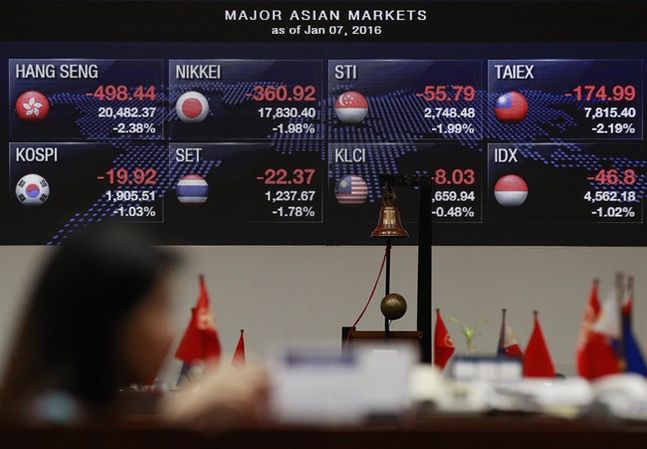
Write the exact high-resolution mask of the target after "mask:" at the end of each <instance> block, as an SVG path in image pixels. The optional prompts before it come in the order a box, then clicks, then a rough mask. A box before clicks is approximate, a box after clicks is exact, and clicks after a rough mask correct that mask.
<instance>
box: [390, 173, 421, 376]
mask: <svg viewBox="0 0 647 449" xmlns="http://www.w3.org/2000/svg"><path fill="white" fill-rule="evenodd" d="M380 184H382V186H383V187H384V188H385V189H389V188H392V187H408V188H414V187H418V190H419V191H420V196H419V215H418V297H417V304H416V306H417V307H416V328H417V330H418V332H420V333H421V341H420V350H421V358H422V362H423V363H431V319H432V318H431V312H432V310H433V305H432V298H431V277H432V276H431V179H430V178H429V176H416V175H381V176H380ZM386 245H387V247H386V282H385V290H386V293H387V294H388V293H389V289H390V277H391V276H390V275H391V239H390V238H389V239H387V242H386ZM384 320H385V321H384V328H385V331H386V332H385V338H388V336H389V329H388V327H389V323H388V320H387V319H386V318H385V319H384Z"/></svg>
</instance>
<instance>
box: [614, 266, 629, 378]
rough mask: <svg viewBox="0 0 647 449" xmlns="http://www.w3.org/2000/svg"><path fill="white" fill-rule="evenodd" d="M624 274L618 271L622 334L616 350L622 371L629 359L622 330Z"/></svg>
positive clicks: (618, 306) (619, 314) (617, 282)
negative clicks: (626, 356)
mask: <svg viewBox="0 0 647 449" xmlns="http://www.w3.org/2000/svg"><path fill="white" fill-rule="evenodd" d="M624 281H625V279H624V274H623V273H622V272H621V271H618V272H617V273H616V313H617V314H618V319H619V321H618V323H620V335H619V336H618V343H619V344H618V345H617V349H616V352H617V353H618V361H619V365H620V371H625V370H626V369H627V359H626V358H625V345H624V335H623V330H622V303H623V299H624V290H625V285H624Z"/></svg>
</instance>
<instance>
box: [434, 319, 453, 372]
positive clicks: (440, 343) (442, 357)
mask: <svg viewBox="0 0 647 449" xmlns="http://www.w3.org/2000/svg"><path fill="white" fill-rule="evenodd" d="M453 353H454V342H453V341H452V337H451V336H450V335H449V332H447V327H445V322H444V321H443V317H442V316H441V315H440V309H436V331H435V333H434V365H436V366H437V367H439V368H440V369H443V368H445V365H446V364H447V361H448V360H449V358H450V357H451V356H452V354H453Z"/></svg>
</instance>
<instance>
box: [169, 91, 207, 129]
mask: <svg viewBox="0 0 647 449" xmlns="http://www.w3.org/2000/svg"><path fill="white" fill-rule="evenodd" d="M175 112H176V113H177V116H178V117H179V118H180V120H182V121H183V122H184V123H199V122H201V121H202V120H204V119H205V118H206V117H207V114H209V102H208V101H207V97H205V96H204V95H202V94H201V93H200V92H196V91H193V90H192V91H189V92H185V93H183V94H182V95H180V98H178V99H177V102H176V103H175Z"/></svg>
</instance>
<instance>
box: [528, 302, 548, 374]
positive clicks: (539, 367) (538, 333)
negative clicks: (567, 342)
mask: <svg viewBox="0 0 647 449" xmlns="http://www.w3.org/2000/svg"><path fill="white" fill-rule="evenodd" d="M533 314H534V326H533V329H532V334H530V340H529V341H528V346H527V347H526V353H525V355H524V357H523V375H524V377H555V365H553V359H552V357H551V356H550V351H549V350H548V345H547V344H546V340H545V339H544V333H543V332H542V330H541V325H540V324H539V318H538V312H537V311H534V312H533Z"/></svg>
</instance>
